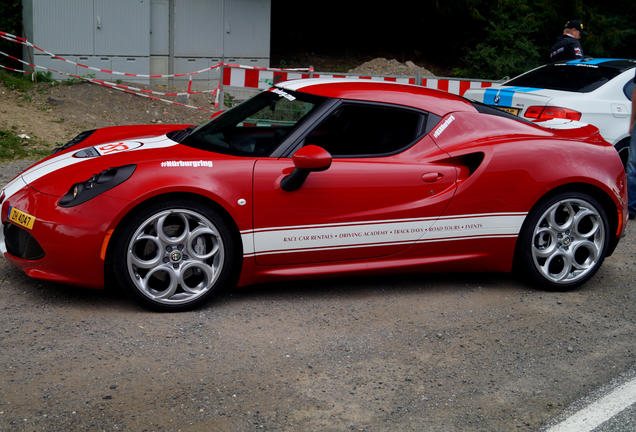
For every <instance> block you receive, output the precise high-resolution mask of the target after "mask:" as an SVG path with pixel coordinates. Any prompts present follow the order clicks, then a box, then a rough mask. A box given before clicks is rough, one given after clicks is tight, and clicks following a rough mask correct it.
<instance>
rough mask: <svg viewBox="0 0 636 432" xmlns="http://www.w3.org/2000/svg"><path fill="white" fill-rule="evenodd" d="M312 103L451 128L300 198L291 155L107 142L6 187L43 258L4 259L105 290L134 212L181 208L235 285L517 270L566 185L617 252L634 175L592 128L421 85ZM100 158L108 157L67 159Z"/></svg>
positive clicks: (346, 86) (335, 173) (338, 87)
mask: <svg viewBox="0 0 636 432" xmlns="http://www.w3.org/2000/svg"><path fill="white" fill-rule="evenodd" d="M294 85H295V86H297V87H298V88H300V87H302V85H301V84H294ZM292 87H293V86H292ZM302 91H303V92H307V93H311V94H315V95H318V96H324V97H329V98H335V99H349V100H358V101H373V102H378V103H385V104H393V105H401V106H406V107H410V108H416V109H421V110H426V111H427V112H431V113H433V114H436V115H439V116H440V117H442V119H441V121H440V122H439V123H438V124H437V125H436V126H435V127H434V128H433V129H432V130H431V131H430V132H429V133H428V134H427V135H426V136H424V137H423V138H421V139H420V140H419V141H418V142H417V143H416V144H414V145H413V146H411V147H410V148H408V149H406V150H404V151H402V152H399V153H397V154H395V155H391V156H388V157H369V158H363V159H360V158H357V159H356V158H338V159H333V161H332V163H331V166H330V167H329V168H328V169H326V170H324V171H320V172H312V173H311V174H309V176H308V177H307V179H306V180H305V182H304V183H303V185H302V187H301V188H300V189H299V190H296V191H292V192H288V191H283V190H282V189H281V187H280V183H281V180H282V179H283V178H284V177H286V176H287V175H289V174H290V173H291V172H292V171H293V170H294V162H293V160H292V158H290V157H280V158H274V157H241V156H231V155H223V154H218V153H211V152H209V151H204V150H199V149H196V148H192V147H187V146H185V145H181V144H178V143H176V142H173V141H171V140H169V139H168V138H166V137H165V134H166V133H167V132H170V131H175V130H179V129H183V128H184V127H186V125H160V126H122V127H113V128H104V129H98V130H97V131H95V132H94V133H93V134H92V135H90V136H89V137H88V138H86V139H85V140H84V141H83V142H81V144H78V145H74V146H72V147H71V148H68V149H66V150H63V151H61V152H59V153H56V154H54V155H52V156H50V157H48V158H46V159H45V160H43V161H42V162H40V163H39V164H37V165H36V166H35V167H33V168H32V170H34V171H32V172H31V174H30V172H29V171H27V172H25V173H24V174H23V176H22V177H20V178H18V179H16V180H14V182H13V183H12V184H10V186H8V187H7V190H9V189H10V192H11V195H10V196H8V197H7V198H6V199H5V200H4V202H2V206H1V220H2V223H5V224H6V223H12V222H9V221H8V215H9V211H10V208H16V209H19V210H21V211H23V212H25V213H27V214H29V215H33V216H34V217H35V218H36V219H37V220H36V222H35V224H34V225H33V227H32V229H30V230H29V231H30V234H32V235H33V237H35V238H36V239H37V240H38V242H39V243H40V244H42V245H44V246H45V251H46V255H45V256H44V258H41V259H37V260H25V259H20V258H18V257H16V256H13V255H11V254H10V253H5V257H6V258H7V259H9V260H10V261H11V262H13V263H14V264H15V265H16V266H18V267H20V268H21V269H23V270H24V271H25V272H26V273H27V274H28V275H29V276H32V277H37V278H42V279H48V280H54V281H58V282H63V283H70V284H77V285H83V286H88V287H93V288H101V287H103V285H104V279H105V277H104V275H105V262H104V251H105V250H106V248H107V247H108V246H109V245H110V242H111V235H113V233H115V235H116V232H117V231H116V230H117V228H118V226H120V224H121V223H122V221H123V220H124V219H125V218H126V217H127V215H129V214H130V213H131V212H132V211H134V210H135V208H137V207H138V206H142V205H144V203H146V202H148V201H149V200H153V199H162V198H163V197H165V196H167V195H173V194H179V195H181V196H183V195H187V196H190V197H197V199H199V200H201V201H202V202H205V203H208V204H209V205H213V206H215V208H217V209H218V210H219V211H220V212H221V213H222V214H223V215H224V216H225V217H226V218H227V220H228V221H229V223H230V224H231V226H232V227H233V228H234V230H235V236H236V237H237V240H238V241H239V244H240V246H241V248H242V257H243V259H242V263H241V273H240V279H239V282H238V283H239V284H240V285H245V284H252V283H257V282H265V281H271V280H278V279H284V278H290V277H293V278H300V277H315V276H324V275H335V274H355V273H365V274H367V273H372V272H378V273H381V272H387V271H393V270H394V269H395V268H396V267H398V268H400V271H411V270H412V271H423V270H432V271H453V270H458V269H461V270H464V271H509V270H510V269H511V267H512V263H513V258H514V252H515V246H516V240H517V236H518V233H519V230H520V228H521V225H522V223H523V221H524V219H525V217H526V215H527V214H528V212H530V211H531V209H532V207H533V206H534V205H535V204H536V203H537V202H538V201H539V200H540V199H541V197H543V196H545V195H546V194H548V193H550V191H553V190H555V189H556V188H559V187H561V186H564V185H571V184H577V185H583V186H585V187H587V188H593V189H594V190H597V191H599V194H603V196H604V197H606V199H607V200H608V201H610V202H612V203H613V208H612V209H611V211H609V212H608V213H609V214H608V216H609V217H610V219H611V224H612V227H613V228H615V231H614V232H613V233H611V234H612V236H613V237H612V241H613V242H614V244H615V243H616V242H617V241H618V238H620V236H621V235H622V233H623V231H624V223H623V221H625V220H626V194H627V192H626V185H625V175H624V171H623V169H622V165H621V162H620V159H619V158H618V156H617V155H616V152H615V150H614V149H613V147H612V146H611V145H610V144H608V143H606V142H605V141H603V140H602V139H601V138H600V136H598V131H596V132H595V129H594V128H589V127H588V128H578V129H573V130H549V129H545V128H542V127H539V126H537V125H533V124H527V123H522V122H517V121H511V120H509V119H505V118H498V117H493V116H491V117H493V118H489V121H488V122H484V121H483V119H484V117H483V116H484V114H480V113H478V112H477V110H476V109H475V108H474V107H473V105H472V104H471V103H470V102H468V101H466V100H465V99H463V98H460V97H457V96H454V95H450V94H446V93H443V92H437V91H434V90H428V89H423V88H420V87H415V86H402V85H395V84H385V83H373V82H368V83H359V82H358V83H355V84H354V83H335V84H329V85H324V84H315V85H309V86H306V87H302ZM222 117H223V116H220V117H219V118H222ZM90 147H93V148H96V149H97V150H98V151H99V152H100V154H101V156H99V157H93V158H86V159H81V158H74V157H73V156H72V155H74V154H77V152H78V151H79V150H81V149H86V148H90ZM573 155H575V157H573ZM131 163H134V164H135V165H136V168H135V172H134V174H133V176H132V177H131V178H130V179H129V180H127V181H125V182H123V183H122V184H119V185H118V186H115V187H114V188H112V189H110V190H108V191H107V192H104V193H102V194H100V195H98V196H96V197H95V198H93V199H91V200H89V201H87V202H85V203H83V204H81V205H79V206H76V207H70V208H64V207H61V206H60V205H58V202H59V200H60V198H61V197H62V196H63V195H64V194H66V193H67V192H68V191H69V189H70V188H71V187H72V185H73V184H75V183H78V182H83V181H86V180H87V179H89V178H90V177H91V176H93V175H94V174H96V173H98V172H100V171H101V170H104V169H106V168H109V167H116V166H123V165H126V164H131ZM38 170H40V171H38ZM49 171H50V172H49ZM33 172H37V174H33ZM30 176H31V177H32V179H31V177H30ZM22 178H24V182H23V183H20V182H21V181H22V180H21V179H22ZM29 179H31V180H29ZM26 183H28V185H27V184H26ZM7 190H5V192H7Z"/></svg>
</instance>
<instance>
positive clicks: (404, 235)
mask: <svg viewBox="0 0 636 432" xmlns="http://www.w3.org/2000/svg"><path fill="white" fill-rule="evenodd" d="M425 124H426V116H425V115H424V114H422V113H417V112H412V111H409V110H399V109H398V110H396V109H395V108H391V107H386V106H374V105H365V104H344V105H343V106H341V107H339V108H338V109H336V110H335V111H334V112H333V113H332V114H331V115H330V116H329V117H328V118H327V120H325V121H323V122H322V123H321V124H320V125H318V126H317V127H316V128H314V129H313V130H312V131H311V132H310V133H308V134H307V136H306V137H305V138H304V140H303V144H304V145H318V146H320V147H323V148H325V149H326V150H328V151H329V152H330V153H331V154H332V157H333V159H332V163H331V166H330V167H329V168H328V169H326V170H324V171H320V172H311V173H310V174H309V175H308V176H307V178H306V179H305V181H304V182H303V183H302V185H301V186H300V187H299V188H298V189H297V190H293V191H286V190H283V189H282V188H281V181H282V180H283V178H285V177H286V176H288V175H289V174H291V172H292V171H293V170H294V162H293V161H292V159H291V158H289V157H287V158H279V159H274V158H263V159H259V160H257V162H256V164H255V168H254V231H253V246H254V250H253V252H254V255H255V257H256V263H257V264H259V265H284V264H303V263H315V262H331V261H347V260H360V259H370V258H377V257H381V256H387V255H390V254H394V253H397V252H400V251H402V250H404V249H405V248H407V247H409V246H410V245H411V244H412V243H413V242H414V241H416V240H417V239H419V238H420V237H421V236H422V235H423V234H424V232H425V230H426V228H427V227H429V226H430V225H431V224H432V223H433V222H434V221H435V220H436V219H437V218H438V217H439V216H440V215H441V214H442V213H443V212H444V209H445V208H446V207H447V205H448V202H449V200H450V199H451V198H452V196H453V194H454V191H455V182H456V177H457V173H456V168H455V167H453V166H449V165H444V164H439V163H434V162H433V161H436V160H440V159H441V158H443V157H444V156H445V154H443V152H441V150H439V148H438V147H437V146H436V145H435V143H434V142H433V140H432V139H430V138H428V137H427V136H424V135H425V133H426V129H425Z"/></svg>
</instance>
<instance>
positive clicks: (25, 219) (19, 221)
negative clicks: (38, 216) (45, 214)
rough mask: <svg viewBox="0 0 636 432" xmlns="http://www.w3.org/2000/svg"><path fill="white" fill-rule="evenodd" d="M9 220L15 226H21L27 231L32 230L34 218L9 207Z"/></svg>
mask: <svg viewBox="0 0 636 432" xmlns="http://www.w3.org/2000/svg"><path fill="white" fill-rule="evenodd" d="M9 220H10V221H11V222H13V223H14V224H16V225H20V226H23V227H25V228H27V229H33V224H34V223H35V216H31V215H30V214H28V213H25V212H23V211H21V210H18V209H17V208H14V207H11V210H9Z"/></svg>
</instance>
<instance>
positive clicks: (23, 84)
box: [0, 71, 35, 91]
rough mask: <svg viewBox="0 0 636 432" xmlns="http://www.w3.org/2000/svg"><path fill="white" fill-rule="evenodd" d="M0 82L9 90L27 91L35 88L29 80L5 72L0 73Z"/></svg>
mask: <svg viewBox="0 0 636 432" xmlns="http://www.w3.org/2000/svg"><path fill="white" fill-rule="evenodd" d="M0 81H2V83H3V84H4V85H5V86H6V87H7V88H9V89H11V90H19V91H27V90H31V89H32V88H33V87H34V86H35V84H34V83H33V81H31V78H29V77H25V76H23V75H18V74H15V73H9V72H5V71H0Z"/></svg>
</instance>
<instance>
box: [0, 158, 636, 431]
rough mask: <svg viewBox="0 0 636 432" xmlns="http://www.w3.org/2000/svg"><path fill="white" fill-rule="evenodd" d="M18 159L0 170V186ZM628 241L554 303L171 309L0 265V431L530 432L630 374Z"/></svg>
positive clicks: (440, 295)
mask: <svg viewBox="0 0 636 432" xmlns="http://www.w3.org/2000/svg"><path fill="white" fill-rule="evenodd" d="M29 164H30V163H29V162H26V161H19V162H13V163H5V164H0V181H1V182H2V183H4V182H6V181H7V180H8V179H9V178H11V177H13V175H15V174H16V173H17V172H18V170H19V169H22V168H24V167H26V166H28V165H29ZM632 231H633V230H632ZM632 231H630V232H629V233H628V235H627V236H626V237H625V238H624V239H623V241H622V242H621V244H620V245H619V247H618V249H617V251H616V252H615V254H614V255H613V256H612V257H610V258H608V259H607V260H606V262H605V263H604V265H603V267H602V268H601V270H600V272H599V273H598V274H597V275H596V276H595V277H594V278H593V280H592V281H590V282H588V283H587V284H586V285H585V286H584V287H582V288H581V289H580V290H578V291H574V292H570V293H549V292H542V291H537V290H534V289H532V288H529V287H527V286H526V285H524V284H523V283H521V282H519V281H517V280H516V279H515V278H513V277H512V276H510V275H491V274H463V275H462V274H452V275H451V274H440V275H437V274H435V275H409V276H390V277H382V278H378V277H374V278H355V279H330V280H317V281H310V282H302V283H294V282H290V283H282V284H268V285H259V286H252V287H246V288H241V289H236V290H234V291H232V292H228V293H225V294H223V295H221V296H220V297H218V298H217V299H216V300H215V301H213V302H211V303H210V304H208V305H207V306H206V307H204V308H202V309H200V310H197V311H192V312H187V313H178V314H158V313H151V312H147V311H145V310H142V309H140V308H138V307H137V306H136V305H135V304H134V303H133V302H132V301H131V300H130V299H128V298H127V297H126V296H125V295H123V294H122V293H120V292H119V291H118V290H116V289H109V290H106V291H91V290H86V289H81V288H74V287H67V286H60V285H55V284H51V283H47V282H41V281H36V280H32V279H28V278H27V277H26V276H24V274H22V273H21V272H20V271H19V270H17V269H15V268H13V267H11V266H10V265H9V264H8V262H7V261H6V260H4V259H0V311H1V314H0V367H1V368H2V370H3V371H4V372H3V373H2V375H1V376H0V431H58V430H59V431H62V430H63V431H83V430H108V431H114V430H127V431H143V430H148V431H155V430H156V431H250V430H276V431H297V430H306V431H310V430H312V431H313V430H316V431H317V430H320V431H343V430H362V431H395V430H401V431H422V430H427V431H511V430H512V431H535V430H538V429H539V428H540V427H541V425H542V424H544V423H545V422H547V421H549V419H551V418H552V417H554V416H556V415H558V414H559V413H560V412H561V411H562V410H563V409H564V408H565V407H567V406H569V405H570V404H572V403H573V402H574V401H576V400H578V399H579V398H581V397H582V396H584V395H586V394H588V393H590V392H592V391H593V390H595V389H597V388H600V387H602V386H604V385H605V384H607V383H608V382H610V381H611V380H612V379H613V378H615V377H617V376H620V375H622V374H625V373H628V372H629V371H633V370H634V366H635V362H634V360H635V357H634V329H635V319H636V313H635V308H634V298H635V296H636V292H635V289H636V272H634V265H635V264H636V235H635V234H634V232H632ZM623 416H626V419H624V420H623V419H622V418H619V419H618V421H620V422H622V423H621V424H625V422H630V421H631V422H632V423H633V422H634V418H633V416H634V411H633V410H629V411H627V412H625V413H624V414H623ZM627 424H629V423H627ZM610 430H611V429H610ZM617 430H620V429H617Z"/></svg>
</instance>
